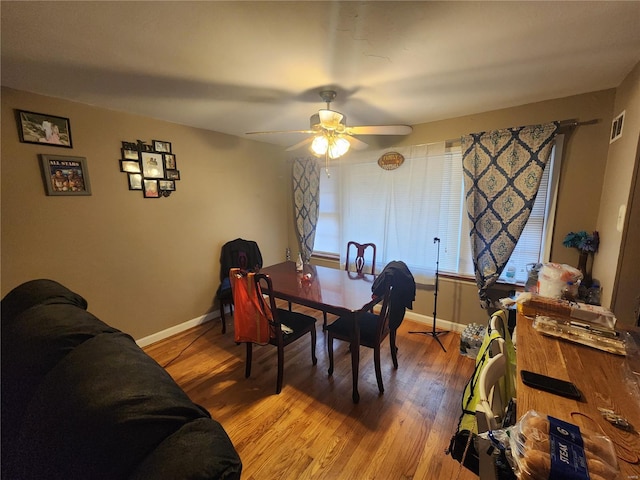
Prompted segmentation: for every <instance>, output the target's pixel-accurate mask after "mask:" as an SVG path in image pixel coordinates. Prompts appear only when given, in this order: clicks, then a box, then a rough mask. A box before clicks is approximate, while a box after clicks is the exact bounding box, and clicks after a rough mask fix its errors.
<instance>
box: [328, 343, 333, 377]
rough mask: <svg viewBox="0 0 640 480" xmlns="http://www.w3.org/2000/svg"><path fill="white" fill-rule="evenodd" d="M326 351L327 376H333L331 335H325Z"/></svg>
mask: <svg viewBox="0 0 640 480" xmlns="http://www.w3.org/2000/svg"><path fill="white" fill-rule="evenodd" d="M327 350H328V352H329V376H331V375H333V335H331V333H329V335H327Z"/></svg>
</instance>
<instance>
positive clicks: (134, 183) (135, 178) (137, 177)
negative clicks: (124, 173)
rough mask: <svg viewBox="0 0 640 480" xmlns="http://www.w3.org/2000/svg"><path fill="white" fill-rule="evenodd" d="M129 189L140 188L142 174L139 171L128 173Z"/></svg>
mask: <svg viewBox="0 0 640 480" xmlns="http://www.w3.org/2000/svg"><path fill="white" fill-rule="evenodd" d="M129 190H142V174H141V173H130V174H129Z"/></svg>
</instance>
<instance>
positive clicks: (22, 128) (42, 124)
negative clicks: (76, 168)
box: [16, 110, 72, 148]
mask: <svg viewBox="0 0 640 480" xmlns="http://www.w3.org/2000/svg"><path fill="white" fill-rule="evenodd" d="M16 116H17V118H18V134H19V135H20V141H21V142H23V143H35V144H38V145H43V144H45V145H51V146H54V147H64V148H72V142H71V126H70V125H69V119H68V118H64V117H57V116H55V115H48V114H46V113H36V112H27V111H24V110H16Z"/></svg>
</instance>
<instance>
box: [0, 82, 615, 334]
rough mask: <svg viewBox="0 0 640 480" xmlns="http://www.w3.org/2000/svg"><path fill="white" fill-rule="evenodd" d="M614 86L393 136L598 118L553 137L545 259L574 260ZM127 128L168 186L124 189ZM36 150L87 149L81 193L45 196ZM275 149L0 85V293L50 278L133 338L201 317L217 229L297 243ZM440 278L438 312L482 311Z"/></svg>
mask: <svg viewBox="0 0 640 480" xmlns="http://www.w3.org/2000/svg"><path fill="white" fill-rule="evenodd" d="M614 96H615V91H614V90H606V91H600V92H593V93H588V94H584V95H578V96H573V97H568V98H563V99H558V100H552V101H547V102H540V103H536V104H531V105H524V106H521V107H515V108H510V109H504V110H497V111H493V112H488V113H482V114H477V115H469V116H465V117H460V118H456V119H451V120H446V121H440V122H432V123H428V124H422V125H417V126H415V129H414V133H413V134H412V135H410V136H409V137H407V138H405V139H404V140H403V144H407V145H408V144H416V143H428V142H437V141H442V140H446V139H455V138H459V137H460V136H461V135H463V134H466V133H471V132H479V131H484V130H491V129H496V128H505V127H511V126H519V125H528V124H534V123H541V122H548V121H552V120H564V119H578V120H581V121H586V120H592V119H598V120H599V123H597V124H596V125H589V126H581V127H578V128H577V129H575V131H574V132H573V133H572V134H571V135H570V136H569V138H568V141H567V145H566V149H565V159H564V163H563V169H562V179H561V184H560V188H561V191H560V198H559V204H558V211H557V217H556V218H557V227H556V233H555V235H554V242H553V251H552V258H551V259H552V260H553V261H558V262H566V263H570V264H576V263H577V255H576V252H574V251H571V250H569V249H566V248H564V247H562V238H563V237H564V235H565V234H566V233H567V232H568V231H570V230H581V229H585V230H591V229H595V228H596V225H597V219H598V209H599V204H598V202H599V198H600V192H601V190H602V181H603V177H604V172H605V166H606V159H607V150H608V135H609V126H610V123H611V117H612V112H613V104H614ZM13 109H22V110H32V111H36V112H44V113H50V114H55V115H60V116H64V117H68V118H70V120H71V129H72V133H73V141H74V148H73V149H63V148H56V147H50V146H39V145H31V144H23V143H20V142H19V141H18V135H17V131H16V123H15V118H14V115H13ZM625 128H626V126H625ZM136 139H141V140H144V141H150V140H152V139H162V140H167V141H170V142H172V145H173V150H174V152H175V153H176V158H177V162H178V167H179V169H180V170H181V178H182V179H181V180H180V182H178V185H177V191H176V192H175V193H174V194H173V195H172V196H171V197H169V198H163V199H144V198H142V194H141V192H132V191H129V190H128V189H127V183H126V176H125V174H123V173H121V172H120V171H119V168H118V161H117V160H118V158H119V155H120V142H121V141H123V140H125V141H127V140H136ZM40 153H51V154H59V155H74V156H83V157H86V158H87V161H88V165H89V172H90V177H91V184H92V189H93V195H92V196H90V197H73V198H72V197H47V196H46V195H45V194H44V187H43V184H42V180H41V175H40V167H39V163H38V158H37V155H38V154H40ZM288 160H289V161H285V160H284V155H283V152H282V148H280V147H275V146H272V145H268V144H264V143H259V142H251V141H246V140H243V139H238V138H235V137H231V136H227V135H222V134H218V133H215V132H209V131H205V130H199V129H194V128H189V127H184V126H180V125H175V124H170V123H166V122H161V121H156V120H152V119H148V118H142V117H138V116H133V115H127V114H123V113H118V112H112V111H108V110H104V109H99V108H94V107H90V106H87V105H81V104H77V103H72V102H67V101H63V100H58V99H53V98H48V97H42V96H38V95H33V94H29V93H26V92H20V91H15V90H10V89H4V88H3V89H2V160H1V161H2V224H1V226H2V237H1V240H2V244H1V247H2V257H1V260H2V270H1V272H2V278H1V280H2V283H1V287H2V295H5V294H6V293H7V292H8V291H9V290H10V289H11V288H13V287H14V286H16V285H17V284H19V283H21V282H23V281H25V280H29V279H32V278H39V277H48V278H53V279H56V280H58V281H60V282H62V283H64V284H66V285H67V286H69V287H70V288H72V289H74V290H76V291H78V292H79V293H81V294H82V295H84V296H85V297H86V298H87V299H88V300H89V308H90V310H91V311H92V312H93V313H95V314H96V315H97V316H98V317H100V318H102V319H103V320H105V321H106V322H108V323H111V324H112V325H114V326H116V327H118V328H121V329H123V330H125V331H127V332H129V333H131V334H132V335H133V336H134V337H135V338H141V337H144V336H148V335H152V334H154V333H156V332H160V331H162V330H164V329H167V328H170V327H173V326H176V325H179V324H181V323H183V322H186V321H188V320H191V319H193V318H196V317H198V316H200V315H204V314H206V313H207V312H209V311H210V310H211V306H212V299H213V296H214V293H215V290H216V288H217V286H218V275H219V261H218V257H219V251H220V247H221V246H222V244H223V243H224V242H225V241H227V240H230V239H233V238H236V237H239V236H242V237H245V238H253V239H255V240H256V241H258V242H259V244H260V247H261V250H262V252H263V255H264V257H265V264H270V263H275V262H278V261H281V260H282V259H283V258H284V250H285V248H286V247H287V246H290V247H291V249H292V250H293V251H294V252H295V251H296V250H297V248H298V247H297V243H296V233H295V227H294V224H293V215H292V202H291V181H290V170H291V162H290V159H288ZM376 160H377V159H372V161H376ZM234 204H235V207H234ZM614 265H615V262H614ZM440 287H441V288H440V292H439V296H438V318H441V319H444V320H448V321H452V322H457V323H462V324H466V323H469V322H472V321H475V322H479V321H484V320H485V312H483V311H482V310H481V309H480V308H479V306H478V300H477V292H476V287H475V284H473V283H472V282H459V281H451V280H447V279H443V281H442V282H441V284H440ZM414 312H415V313H417V314H420V315H423V316H424V317H426V318H427V319H429V318H430V317H431V316H432V313H433V291H432V290H428V289H422V288H421V289H419V291H418V296H417V299H416V302H415V304H414Z"/></svg>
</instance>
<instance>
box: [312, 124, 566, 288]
mask: <svg viewBox="0 0 640 480" xmlns="http://www.w3.org/2000/svg"><path fill="white" fill-rule="evenodd" d="M561 146H562V136H558V137H557V140H556V147H555V148H554V151H553V152H552V155H551V159H550V161H549V165H548V166H547V168H546V169H545V173H544V176H543V179H542V183H541V186H540V190H539V191H538V195H537V197H536V201H535V204H534V207H533V210H532V213H531V216H530V218H529V221H528V222H527V225H526V226H525V229H524V231H523V233H522V236H521V237H520V240H519V242H518V244H517V246H516V248H515V250H514V252H513V254H512V256H511V259H510V261H509V263H508V265H507V267H506V268H505V269H504V271H503V273H502V276H501V280H503V281H508V282H514V281H516V282H521V283H524V282H525V281H526V278H527V265H528V264H530V263H538V262H541V261H545V260H546V259H547V258H548V255H549V254H548V248H546V245H547V244H548V243H549V242H550V230H551V229H550V227H549V226H550V225H552V222H553V211H554V206H555V195H556V189H557V175H558V172H559V168H558V167H559V163H560V162H559V161H554V157H556V155H555V153H556V152H557V153H558V155H557V158H558V159H559V158H560V157H561ZM396 151H398V152H399V153H401V154H402V155H404V157H405V162H404V164H403V165H402V166H401V167H400V168H398V169H397V170H392V171H387V170H383V169H381V168H380V167H379V166H378V165H377V163H376V162H375V160H376V159H377V158H379V157H380V156H381V155H382V153H384V152H383V151H368V152H352V153H350V154H349V155H348V156H347V157H343V158H341V159H339V160H334V161H332V162H331V165H330V167H329V176H327V175H326V174H325V173H324V172H323V173H322V175H321V178H320V212H319V217H318V226H317V230H316V240H315V245H314V254H325V255H326V254H330V255H336V256H340V260H341V264H342V265H344V256H345V253H346V252H345V249H346V245H347V242H348V241H349V240H354V241H357V242H360V243H368V242H373V243H375V244H376V246H377V265H376V271H381V270H382V268H383V267H384V265H386V264H387V263H388V262H390V261H392V260H402V261H404V262H405V263H406V264H407V265H408V267H409V269H410V270H411V271H412V273H413V274H414V276H415V277H416V280H417V281H418V282H420V283H432V282H433V277H434V272H435V267H436V259H437V253H438V252H437V248H438V247H439V248H440V252H439V253H440V256H439V264H438V267H439V271H440V272H442V273H451V274H457V275H465V276H473V275H474V273H473V261H472V258H471V246H470V242H469V220H468V216H467V212H466V205H465V202H464V185H463V177H462V153H461V151H460V148H459V147H457V148H456V147H453V148H451V147H449V148H447V147H445V144H444V143H442V144H436V145H421V146H412V147H405V148H398V149H397V150H396ZM435 238H439V239H440V242H439V245H438V242H436V241H435V240H434V239H435ZM507 272H509V273H511V272H513V273H514V278H513V279H511V278H507V277H506V275H507Z"/></svg>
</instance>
